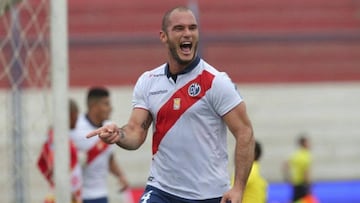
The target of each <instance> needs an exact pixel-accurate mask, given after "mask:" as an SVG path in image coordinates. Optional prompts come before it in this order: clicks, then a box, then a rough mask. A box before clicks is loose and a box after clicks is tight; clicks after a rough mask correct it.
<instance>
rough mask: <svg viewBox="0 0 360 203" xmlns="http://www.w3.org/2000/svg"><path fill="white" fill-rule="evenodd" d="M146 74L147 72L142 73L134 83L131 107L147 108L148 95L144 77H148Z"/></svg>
mask: <svg viewBox="0 0 360 203" xmlns="http://www.w3.org/2000/svg"><path fill="white" fill-rule="evenodd" d="M147 74H148V72H145V73H143V74H142V75H141V76H140V77H139V79H138V80H137V82H136V84H135V87H134V91H133V99H132V106H133V108H143V109H149V106H148V97H147V96H146V92H147V88H148V85H147V83H146V79H147V78H148V77H146V76H147Z"/></svg>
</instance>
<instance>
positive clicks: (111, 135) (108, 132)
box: [86, 124, 120, 144]
mask: <svg viewBox="0 0 360 203" xmlns="http://www.w3.org/2000/svg"><path fill="white" fill-rule="evenodd" d="M94 136H98V137H99V138H100V139H101V140H102V141H104V142H105V143H107V144H114V143H116V142H118V141H119V140H120V130H119V128H118V127H117V126H116V125H115V124H109V125H105V126H103V127H101V128H98V129H96V130H94V131H91V132H90V133H89V134H87V135H86V138H91V137H94Z"/></svg>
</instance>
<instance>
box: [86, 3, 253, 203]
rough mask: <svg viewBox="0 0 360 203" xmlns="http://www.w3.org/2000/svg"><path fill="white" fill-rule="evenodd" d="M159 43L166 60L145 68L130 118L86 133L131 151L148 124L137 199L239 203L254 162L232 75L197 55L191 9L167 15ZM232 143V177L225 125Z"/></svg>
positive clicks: (178, 9) (249, 130) (142, 138)
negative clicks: (147, 161)
mask: <svg viewBox="0 0 360 203" xmlns="http://www.w3.org/2000/svg"><path fill="white" fill-rule="evenodd" d="M160 41H161V42H162V43H163V44H164V46H165V47H166V49H167V56H168V61H167V63H165V64H163V65H161V66H159V67H157V68H155V69H153V70H150V71H147V72H145V73H143V74H142V75H141V76H140V78H139V79H138V81H137V83H136V85H135V88H134V93H133V110H132V113H131V115H130V118H129V120H128V123H127V124H126V125H124V126H122V127H120V128H119V127H118V126H117V125H115V124H110V125H106V126H103V127H101V128H99V129H97V130H94V131H92V132H91V133H89V134H88V135H87V137H88V138H92V137H94V136H96V135H97V136H98V137H99V138H101V139H102V140H104V141H105V142H106V143H109V144H111V143H115V144H117V145H118V146H120V147H122V148H124V149H129V150H135V149H138V148H139V147H140V146H141V145H142V144H143V143H144V141H145V139H146V136H147V133H148V129H149V127H150V125H151V124H153V138H152V139H153V144H152V154H153V157H152V164H151V169H150V175H149V177H148V181H147V186H146V188H145V191H144V194H143V196H142V198H141V201H142V202H143V203H155V202H156V203H163V202H164V203H165V202H171V203H182V202H184V203H187V202H197V201H198V200H200V201H202V202H207V203H212V202H214V203H215V202H216V203H219V202H221V203H225V202H230V201H231V202H232V203H240V202H241V200H242V195H243V191H244V189H245V185H246V181H247V178H248V175H249V172H250V168H251V165H252V162H253V159H254V137H253V130H252V126H251V123H250V120H249V118H248V115H247V113H246V107H245V102H244V101H243V99H242V97H241V96H240V94H239V93H238V91H237V90H236V88H235V86H234V84H233V83H232V81H231V80H230V78H229V77H228V76H227V75H226V74H224V73H222V72H219V71H218V70H217V69H215V68H214V67H212V66H211V65H209V64H208V63H207V62H206V61H204V60H203V59H201V58H200V57H199V56H198V54H197V51H198V42H199V30H198V24H197V21H196V19H195V16H194V14H193V12H192V11H191V10H190V9H188V8H187V7H176V8H174V9H171V10H170V11H168V12H167V13H165V15H164V17H163V21H162V28H161V31H160ZM226 126H227V127H228V128H229V130H230V131H231V133H232V134H233V136H234V138H235V141H236V147H235V148H236V149H235V160H236V164H235V182H234V185H233V187H231V186H230V181H229V174H228V170H227V164H228V154H227V140H226V139H227V128H226Z"/></svg>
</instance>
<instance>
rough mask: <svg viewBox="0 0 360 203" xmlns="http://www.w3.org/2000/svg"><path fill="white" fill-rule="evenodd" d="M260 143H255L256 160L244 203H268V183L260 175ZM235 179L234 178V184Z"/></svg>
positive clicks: (247, 185) (247, 184)
mask: <svg viewBox="0 0 360 203" xmlns="http://www.w3.org/2000/svg"><path fill="white" fill-rule="evenodd" d="M262 151H263V150H262V147H261V144H260V142H258V141H256V142H255V159H254V163H253V165H252V167H251V171H250V175H249V178H248V181H247V183H246V188H245V192H244V197H243V203H266V202H267V193H268V192H267V189H268V183H267V181H266V180H265V179H264V178H263V177H262V176H261V174H260V164H259V160H260V158H261V155H262ZM233 182H234V177H233V178H232V183H233Z"/></svg>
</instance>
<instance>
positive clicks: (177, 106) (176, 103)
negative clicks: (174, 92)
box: [173, 98, 181, 110]
mask: <svg viewBox="0 0 360 203" xmlns="http://www.w3.org/2000/svg"><path fill="white" fill-rule="evenodd" d="M180 107H181V99H180V98H174V104H173V109H174V110H179V109H180Z"/></svg>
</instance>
